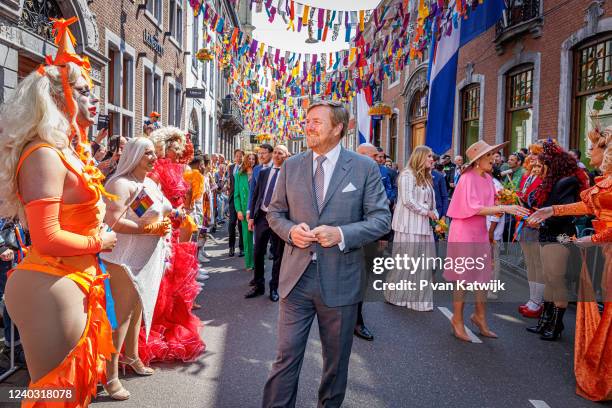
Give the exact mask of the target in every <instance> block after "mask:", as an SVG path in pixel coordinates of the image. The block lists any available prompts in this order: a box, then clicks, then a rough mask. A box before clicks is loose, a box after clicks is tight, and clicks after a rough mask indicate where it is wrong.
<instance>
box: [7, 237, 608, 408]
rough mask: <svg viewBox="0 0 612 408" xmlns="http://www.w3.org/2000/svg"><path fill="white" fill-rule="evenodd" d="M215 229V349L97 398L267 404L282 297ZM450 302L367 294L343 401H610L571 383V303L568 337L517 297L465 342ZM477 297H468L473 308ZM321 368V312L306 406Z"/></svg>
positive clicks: (303, 386) (156, 403) (210, 290)
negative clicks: (538, 322)
mask: <svg viewBox="0 0 612 408" xmlns="http://www.w3.org/2000/svg"><path fill="white" fill-rule="evenodd" d="M217 240H218V243H216V244H215V243H211V244H210V245H209V246H208V247H207V251H208V252H209V253H210V255H211V256H212V262H211V263H210V264H207V267H208V268H209V270H210V275H211V277H210V279H209V280H207V281H206V286H205V287H204V289H203V291H202V293H201V294H200V295H199V298H198V302H199V303H200V304H202V306H203V308H202V309H200V310H198V311H197V314H198V316H199V317H200V318H201V319H202V320H203V321H204V322H205V326H204V327H203V329H202V331H201V335H202V338H203V339H204V341H205V342H206V345H207V349H206V352H205V353H204V354H203V355H202V357H201V358H200V359H199V360H198V361H196V362H194V363H190V364H154V367H155V368H156V369H157V371H156V373H155V374H154V375H153V376H151V377H137V376H134V375H133V374H130V373H129V372H128V374H127V376H126V377H124V378H122V381H123V384H124V386H125V387H126V388H127V389H128V390H129V391H130V392H131V394H132V395H131V398H130V399H129V400H128V401H125V402H115V401H112V400H110V399H109V398H108V397H106V396H104V395H103V394H102V395H100V396H99V397H98V398H97V399H96V400H95V402H94V403H93V404H92V406H93V407H95V408H107V407H115V408H116V407H123V408H131V407H148V408H155V407H159V408H170V407H172V408H174V407H185V408H199V407H202V408H204V407H218V408H238V407H240V408H250V407H253V408H254V407H259V406H260V404H261V397H262V390H263V386H264V383H265V381H266V378H267V375H268V372H269V369H270V367H271V364H272V361H273V359H274V356H275V345H276V339H275V338H276V336H275V333H276V321H277V315H278V304H277V303H273V302H271V301H270V300H269V299H268V297H267V293H266V296H262V297H259V298H256V299H244V296H243V295H244V294H245V293H246V292H247V291H248V289H249V287H248V282H249V280H250V279H251V278H252V275H251V274H250V273H248V272H246V271H245V270H244V265H243V258H238V257H235V258H228V257H227V243H226V242H227V241H226V238H225V235H224V234H223V233H218V234H217ZM266 262H267V264H269V263H270V261H266ZM267 266H269V265H267ZM268 269H269V268H268ZM266 291H267V288H266ZM450 308H451V305H450V303H449V302H448V301H444V300H442V301H438V302H437V303H436V304H435V308H434V311H432V312H414V311H410V310H407V309H404V308H400V307H396V306H392V305H389V304H386V303H383V302H369V303H366V304H365V305H364V316H365V320H366V324H367V326H368V327H369V328H370V329H371V331H372V332H373V333H374V335H375V340H374V341H373V342H367V341H364V340H361V339H358V338H355V341H354V343H353V351H352V356H351V362H350V372H349V383H348V389H347V394H346V399H345V401H344V405H343V406H344V407H349V408H350V407H355V408H361V407H364V408H365V407H368V408H370V407H381V408H383V407H384V408H404V407H406V408H407V407H411V408H430V407H431V408H433V407H454V408H519V407H524V408H533V407H536V408H546V407H550V408H583V407H584V408H587V407H612V403H608V404H595V403H592V402H590V401H586V400H584V399H582V398H580V397H578V396H577V395H576V394H575V392H574V389H575V381H574V377H573V340H574V339H573V335H574V322H573V320H574V319H575V313H574V310H573V309H570V310H568V313H567V314H566V319H565V322H566V330H565V332H564V336H563V338H562V340H560V341H558V342H544V341H540V340H539V339H538V338H537V336H535V335H532V334H529V333H527V332H526V331H525V327H526V326H528V325H531V324H533V323H534V320H531V319H524V318H522V317H520V316H519V315H518V313H517V312H516V308H517V304H516V303H493V304H490V306H489V316H490V320H489V324H490V326H491V328H492V329H493V330H494V331H496V332H497V334H498V335H499V337H500V338H499V339H486V338H480V339H481V340H480V341H481V342H479V343H464V342H460V341H458V340H457V339H455V338H454V337H453V336H452V335H451V330H450V323H449V316H450V311H449V309H450ZM472 308H473V307H472V306H470V305H468V306H467V307H466V317H467V316H469V313H470V312H471V310H472ZM468 327H470V326H468ZM471 328H472V329H473V330H474V328H473V327H471ZM321 367H322V358H321V346H320V341H319V335H318V330H317V325H316V322H315V324H313V328H312V331H311V333H310V339H309V342H308V347H307V350H306V356H305V359H304V363H303V366H302V373H301V377H300V386H299V392H298V402H297V406H298V407H304V408H307V407H316V402H317V401H316V395H317V389H318V385H319V381H320V376H321ZM611 375H612V374H611ZM24 378H25V380H24ZM25 381H27V375H25V374H24V372H23V371H22V372H21V373H18V374H16V375H15V376H14V377H12V378H11V379H9V382H8V384H18V385H22V384H25ZM20 383H22V384H20ZM1 405H2V404H0V406H1ZM5 405H6V404H5ZM6 406H7V407H8V406H9V405H6Z"/></svg>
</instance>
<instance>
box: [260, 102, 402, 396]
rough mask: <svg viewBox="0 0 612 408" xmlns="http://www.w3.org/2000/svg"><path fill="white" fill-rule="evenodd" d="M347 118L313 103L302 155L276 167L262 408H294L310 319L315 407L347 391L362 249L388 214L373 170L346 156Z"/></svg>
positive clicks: (338, 107) (330, 105)
mask: <svg viewBox="0 0 612 408" xmlns="http://www.w3.org/2000/svg"><path fill="white" fill-rule="evenodd" d="M348 121H349V115H348V112H347V110H346V109H345V108H344V106H343V105H342V104H340V103H338V102H332V101H321V102H316V103H313V104H312V105H311V106H310V107H309V108H308V111H307V114H306V129H305V131H306V140H307V143H308V147H309V150H308V151H306V152H304V153H301V154H298V155H297V156H294V157H291V158H290V159H288V160H287V161H286V162H285V163H284V165H283V167H282V168H281V171H280V174H279V176H278V180H277V182H276V189H275V191H274V195H273V197H272V202H271V203H270V206H269V211H268V215H267V218H268V222H269V224H270V227H271V228H272V230H274V232H275V233H276V234H277V235H278V236H279V237H280V238H281V239H283V240H284V241H285V242H287V244H288V245H286V246H285V250H284V254H283V262H282V265H281V271H280V281H279V292H280V296H281V301H280V306H279V307H280V309H279V319H278V336H277V354H276V360H275V361H274V364H273V366H272V370H271V372H270V376H269V377H268V381H267V382H266V385H265V388H264V395H263V407H264V408H271V407H295V403H296V396H297V389H298V380H299V375H300V369H301V367H302V361H303V359H304V350H305V348H306V343H307V341H308V334H309V332H310V326H311V325H312V322H313V320H314V317H315V315H316V316H317V320H318V323H319V334H320V336H321V346H322V349H323V378H322V379H321V385H320V387H319V407H326V408H328V407H339V406H340V405H342V401H343V400H344V395H345V392H346V383H347V375H348V364H349V359H350V355H351V346H352V344H353V328H354V327H355V322H356V319H357V304H358V303H359V302H360V301H361V300H362V298H363V292H364V289H365V284H364V283H365V268H364V256H363V246H364V245H365V244H367V243H369V242H372V241H375V240H376V239H378V238H379V237H380V236H382V235H384V234H386V233H387V232H388V231H389V230H390V228H391V213H390V212H389V206H388V204H387V196H386V195H385V190H384V188H383V185H382V183H381V181H380V170H379V169H378V166H377V165H376V163H374V162H373V161H372V160H370V159H368V158H367V157H362V156H360V155H358V154H356V153H354V152H350V151H348V150H345V149H343V148H342V146H341V145H340V141H341V139H342V137H343V136H344V135H346V132H347V127H348Z"/></svg>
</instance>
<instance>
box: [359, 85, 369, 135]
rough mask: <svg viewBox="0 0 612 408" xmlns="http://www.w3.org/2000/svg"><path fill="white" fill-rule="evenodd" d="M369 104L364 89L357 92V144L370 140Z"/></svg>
mask: <svg viewBox="0 0 612 408" xmlns="http://www.w3.org/2000/svg"><path fill="white" fill-rule="evenodd" d="M369 109H370V105H369V103H368V100H367V97H366V92H365V89H362V90H361V91H360V92H359V93H358V94H357V133H358V134H359V144H362V143H370V142H371V134H372V132H371V129H372V120H371V118H370V115H369V113H368V110H369Z"/></svg>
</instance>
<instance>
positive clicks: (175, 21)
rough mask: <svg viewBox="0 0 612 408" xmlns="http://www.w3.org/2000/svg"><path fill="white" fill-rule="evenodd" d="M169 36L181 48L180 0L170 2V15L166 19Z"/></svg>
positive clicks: (181, 17) (181, 13)
mask: <svg viewBox="0 0 612 408" xmlns="http://www.w3.org/2000/svg"><path fill="white" fill-rule="evenodd" d="M168 26H169V28H170V35H172V37H174V39H175V40H176V41H177V42H178V43H179V45H180V46H181V47H182V46H183V6H182V3H181V1H180V0H170V15H169V17H168Z"/></svg>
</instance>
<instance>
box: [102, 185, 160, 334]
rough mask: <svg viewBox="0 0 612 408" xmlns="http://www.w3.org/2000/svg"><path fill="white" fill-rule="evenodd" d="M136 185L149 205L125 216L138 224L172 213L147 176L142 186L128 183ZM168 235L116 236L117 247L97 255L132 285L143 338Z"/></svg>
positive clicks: (152, 305)
mask: <svg viewBox="0 0 612 408" xmlns="http://www.w3.org/2000/svg"><path fill="white" fill-rule="evenodd" d="M130 181H131V182H132V183H134V184H135V185H137V187H138V190H137V191H140V188H142V185H143V184H144V189H145V191H146V192H147V194H148V195H149V197H151V199H153V205H151V207H149V208H148V209H147V211H146V212H145V213H144V214H143V215H142V217H139V216H138V215H136V213H135V212H134V210H132V209H131V208H128V210H127V212H126V215H125V217H127V219H129V220H132V221H134V222H136V223H138V224H139V225H145V224H149V223H152V222H157V221H160V220H161V219H162V218H163V217H164V215H167V214H168V213H169V212H170V211H171V210H172V205H171V204H170V202H169V201H168V200H167V199H166V198H165V197H164V195H163V194H162V192H161V190H160V189H159V187H158V186H157V184H155V182H154V181H153V180H151V179H149V178H148V177H147V178H145V181H144V183H138V182H136V181H132V180H130ZM168 239H169V236H168V237H166V238H164V237H158V236H156V235H144V234H121V233H117V245H116V246H115V248H114V249H113V251H112V252H103V253H101V254H100V256H101V257H102V259H103V260H104V261H105V262H110V263H113V264H115V265H119V266H121V267H122V268H123V269H124V270H125V271H126V272H127V274H128V275H129V276H130V278H131V279H132V282H134V286H135V288H136V290H137V291H138V296H139V297H140V300H141V302H142V314H143V321H144V324H145V333H146V336H147V339H148V337H149V331H150V329H151V321H152V320H153V312H154V311H155V302H156V301H157V294H158V291H159V285H160V283H161V279H162V276H163V274H164V270H165V266H166V259H167V257H168V256H169V250H170V244H169V242H167V240H168Z"/></svg>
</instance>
